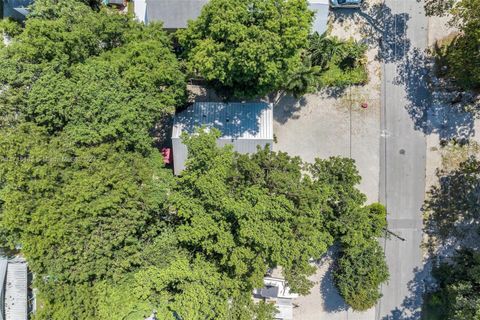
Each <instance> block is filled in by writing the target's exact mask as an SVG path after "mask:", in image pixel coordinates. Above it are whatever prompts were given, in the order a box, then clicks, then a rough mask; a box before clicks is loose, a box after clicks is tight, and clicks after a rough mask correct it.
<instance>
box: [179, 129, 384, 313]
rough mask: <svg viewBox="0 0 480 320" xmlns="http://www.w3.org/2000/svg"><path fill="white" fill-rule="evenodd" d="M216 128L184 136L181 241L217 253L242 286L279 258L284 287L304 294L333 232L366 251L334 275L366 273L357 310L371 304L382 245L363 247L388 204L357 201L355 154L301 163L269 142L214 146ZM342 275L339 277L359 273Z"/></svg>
mask: <svg viewBox="0 0 480 320" xmlns="http://www.w3.org/2000/svg"><path fill="white" fill-rule="evenodd" d="M216 137H217V133H216V132H213V133H210V134H205V133H203V134H200V135H199V136H193V137H185V139H186V140H185V142H186V144H187V146H188V149H189V160H188V162H187V168H186V170H185V171H184V173H183V174H182V176H181V177H180V179H179V181H178V183H177V186H176V187H175V189H176V192H174V193H173V195H172V197H171V199H172V201H173V202H172V205H173V208H174V209H175V212H176V213H177V214H176V218H175V219H176V223H177V224H178V229H177V230H178V239H179V242H180V244H182V245H183V246H184V247H185V248H187V249H188V250H190V251H193V252H197V253H201V255H202V256H204V257H205V258H206V259H208V260H209V261H215V262H216V264H217V265H218V267H219V269H220V270H223V271H224V272H226V273H227V274H228V275H229V276H230V277H232V278H233V279H237V280H241V282H240V285H241V286H242V287H243V288H245V289H246V291H247V290H248V289H250V290H251V289H252V288H254V287H258V286H261V283H262V278H263V275H264V274H265V272H266V271H267V269H268V268H272V267H277V266H282V267H283V273H284V276H285V278H286V279H287V281H288V282H289V285H290V286H291V288H292V289H293V290H294V291H295V292H299V293H302V294H305V293H308V291H309V289H310V288H311V285H312V284H311V283H310V281H309V280H308V279H307V277H308V276H309V275H311V274H312V273H313V272H314V271H315V269H314V268H313V266H312V265H311V264H310V263H309V261H310V259H312V258H320V257H321V256H322V255H323V254H324V253H325V252H326V250H327V248H328V247H329V246H330V245H331V244H333V242H334V241H335V240H339V241H340V242H341V245H342V247H343V248H344V249H345V252H347V253H348V254H350V253H351V254H352V255H353V254H356V255H357V256H356V257H357V258H358V256H359V255H361V256H362V257H363V261H361V262H360V263H363V265H361V266H359V267H358V268H357V269H356V270H354V271H351V269H348V270H346V271H345V272H344V271H343V270H341V268H340V271H339V272H338V274H339V275H344V277H355V276H358V277H362V276H365V277H370V279H368V280H367V279H366V280H365V281H363V282H360V283H359V284H358V283H357V286H358V287H357V288H360V287H361V289H359V290H367V291H369V292H373V293H370V294H369V295H370V299H369V300H367V301H364V302H363V305H362V306H361V307H358V309H363V308H364V307H371V306H372V305H374V304H375V302H376V300H377V298H378V297H379V294H378V286H379V285H380V283H382V282H384V281H385V280H386V279H387V277H388V271H387V269H386V265H385V261H384V256H383V253H382V250H381V248H380V247H379V246H378V245H377V246H376V247H373V251H372V250H370V251H368V250H367V249H370V248H372V243H373V244H376V241H377V240H376V238H377V237H379V236H380V235H381V233H382V230H383V228H384V227H385V225H386V220H385V219H386V213H385V210H384V208H383V207H382V206H381V205H374V206H369V207H364V206H363V204H364V202H365V196H364V195H363V194H362V193H360V192H359V191H358V189H356V187H355V186H356V184H357V183H358V182H359V181H360V177H359V175H358V172H357V171H356V169H355V166H354V164H353V161H352V160H350V159H342V158H331V159H329V160H320V159H318V160H316V162H315V163H314V164H305V163H303V162H302V161H301V160H300V159H299V158H297V157H290V156H288V155H287V154H285V153H281V152H280V153H275V152H272V151H271V150H269V149H268V148H266V149H263V150H258V152H257V153H255V154H253V155H239V154H235V153H233V151H232V148H231V147H225V148H218V147H217V146H216V144H215V142H216ZM305 171H306V172H308V173H309V174H305ZM357 247H359V249H357ZM364 249H365V250H367V251H368V252H367V253H362V251H363V250H364ZM369 268H371V269H369ZM356 271H358V272H359V273H358V274H357V273H356ZM345 273H346V274H345ZM344 279H345V280H344V281H342V280H340V281H339V283H340V284H341V285H342V286H347V285H353V283H354V282H356V281H354V282H352V281H351V280H353V279H351V278H349V279H346V278H344ZM341 292H342V294H343V293H344V292H343V291H341ZM360 294H361V293H358V294H357V295H360ZM344 297H345V298H346V299H347V302H348V303H351V302H354V299H353V298H352V299H351V298H350V295H348V294H345V295H344ZM352 306H353V307H354V308H356V309H357V305H352Z"/></svg>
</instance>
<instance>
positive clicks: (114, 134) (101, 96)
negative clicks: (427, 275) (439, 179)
mask: <svg viewBox="0 0 480 320" xmlns="http://www.w3.org/2000/svg"><path fill="white" fill-rule="evenodd" d="M89 3H90V2H89ZM92 3H93V4H94V3H96V2H94V1H92V2H91V3H90V4H92ZM94 6H95V5H94ZM220 13H221V14H220ZM311 18H312V16H311V13H310V12H309V11H308V10H307V7H306V1H303V0H302V1H300V0H283V1H270V0H269V1H267V0H265V1H241V2H237V3H235V6H233V5H232V2H227V1H224V0H214V1H212V2H211V4H210V5H208V6H207V7H206V10H204V12H203V13H202V16H201V17H200V19H199V20H198V21H197V22H194V23H193V24H192V25H191V26H190V27H189V29H188V30H186V31H185V33H183V34H181V35H180V40H181V41H185V42H183V43H184V45H185V48H186V55H187V57H188V58H189V61H188V64H189V67H190V68H192V67H193V66H194V65H195V64H196V63H198V65H197V67H201V68H204V69H202V72H207V74H202V75H204V76H206V77H207V79H209V80H211V81H212V82H217V84H219V86H220V87H222V88H230V89H231V88H233V87H234V88H235V89H238V90H236V91H235V92H234V94H235V95H238V96H240V95H245V96H253V95H258V94H264V93H267V92H269V91H270V90H273V89H275V88H278V86H280V84H281V83H283V82H282V81H284V80H285V76H286V75H287V74H289V73H290V72H291V71H292V70H294V69H296V68H297V67H298V65H299V63H302V61H301V53H300V49H301V48H302V47H303V46H304V45H305V41H306V39H307V35H308V33H309V24H310V21H311ZM209 19H214V20H215V21H216V24H209V23H207V22H208V21H209ZM1 27H2V28H3V30H4V31H5V32H7V33H9V34H10V36H11V37H12V42H11V44H10V45H8V46H4V47H1V48H0V58H1V59H0V85H1V86H2V90H0V107H1V109H0V112H1V113H0V160H1V161H0V240H1V244H2V245H3V246H8V247H10V248H14V247H16V248H19V247H21V253H22V254H23V255H24V256H25V257H26V259H27V260H28V263H29V266H30V268H31V270H32V271H33V272H34V273H35V275H36V277H35V284H34V285H35V287H37V288H38V289H39V293H38V306H39V308H38V311H37V314H36V316H35V317H36V319H45V320H47V319H48V320H65V319H78V320H91V319H98V320H107V319H108V320H111V319H127V320H143V319H144V318H145V317H146V316H149V315H150V314H151V313H152V312H153V310H157V311H158V314H159V315H161V316H162V319H172V320H174V319H175V320H177V319H179V318H180V319H185V320H187V319H188V320H190V319H192V320H196V319H199V320H200V319H202V320H205V319H212V320H213V319H215V320H217V319H225V320H251V319H257V320H272V319H273V315H274V313H275V310H274V308H273V306H271V305H269V304H265V303H260V304H254V303H253V301H252V299H251V292H252V289H253V288H255V287H260V286H262V279H263V276H264V275H265V273H266V271H267V269H269V268H274V267H282V269H283V272H284V275H285V277H286V280H287V281H288V283H289V284H290V286H291V288H292V289H293V290H294V291H296V292H299V293H307V292H308V291H309V289H310V288H311V286H312V283H311V282H310V281H309V280H308V278H307V277H308V276H309V275H311V274H312V273H313V272H314V271H315V268H314V266H313V265H312V264H311V259H315V258H319V257H321V256H322V255H323V254H324V253H325V252H326V250H327V248H328V247H329V246H331V245H332V244H333V243H335V242H337V243H339V244H340V246H341V248H342V252H343V254H342V258H341V259H343V260H342V261H344V262H339V268H338V278H339V280H338V281H337V283H338V285H339V288H340V289H341V293H342V294H343V295H344V297H345V298H346V299H347V302H348V303H351V304H352V306H353V307H354V308H358V309H360V308H363V307H364V306H366V307H368V306H369V305H371V304H372V303H373V302H374V300H375V299H376V298H378V295H375V294H376V293H377V291H376V289H377V288H378V284H379V283H380V282H381V281H383V280H384V278H385V277H382V276H383V275H384V273H382V272H383V271H384V270H383V269H382V266H383V265H382V262H384V257H383V254H382V252H381V250H377V249H378V248H373V249H372V247H371V246H369V245H370V244H371V242H372V241H374V239H375V238H376V237H378V236H379V235H380V231H381V230H382V228H383V227H384V226H385V213H384V211H382V207H378V206H373V207H372V206H365V200H366V199H365V196H364V195H363V194H361V193H360V191H358V189H357V188H356V185H357V184H358V183H359V182H360V176H359V175H358V172H357V170H356V168H355V165H354V162H353V161H352V160H349V159H341V158H332V159H328V160H316V162H315V163H313V164H306V163H303V162H302V161H301V160H300V159H299V158H297V157H290V156H288V155H287V154H285V153H281V152H280V153H276V152H272V151H271V150H270V149H268V148H267V149H264V150H258V152H257V153H255V154H252V155H240V154H237V153H234V152H233V151H232V148H231V147H224V148H219V147H217V146H216V138H217V134H218V132H216V131H212V132H210V133H207V132H203V131H202V130H201V131H200V132H199V134H198V135H194V136H192V137H185V143H186V144H187V146H188V148H189V158H188V162H187V168H186V170H185V171H184V172H183V174H182V175H181V176H179V177H174V176H173V175H172V173H171V170H169V169H167V168H165V166H164V164H163V159H162V158H161V156H160V154H159V152H158V150H156V149H155V148H153V147H152V145H153V138H152V136H151V131H152V128H153V127H154V126H155V125H157V124H158V121H159V120H160V119H161V118H162V117H164V116H167V115H170V114H172V113H173V112H174V110H175V108H176V107H179V106H181V105H182V104H183V103H184V100H185V91H186V90H185V87H186V81H185V76H184V75H183V73H182V68H181V63H179V62H178V61H177V58H176V57H175V56H174V54H173V53H172V49H171V43H170V40H169V38H168V37H167V35H166V34H165V33H164V31H163V30H162V29H161V26H160V25H156V24H149V25H148V26H145V25H143V24H140V23H137V22H135V21H134V20H133V19H132V18H131V17H129V16H126V15H119V14H116V13H114V12H111V11H108V10H105V9H102V8H99V10H96V11H95V10H92V9H91V8H90V7H88V6H86V5H85V4H83V3H82V2H81V1H75V0H64V1H50V0H37V1H36V2H35V6H34V7H33V11H32V14H31V16H30V17H29V18H28V19H27V20H26V23H25V26H23V27H21V28H20V27H19V25H16V24H12V23H11V22H6V23H4V24H3V26H1ZM212 41H213V42H212ZM212 43H214V45H213V47H211V44H212ZM212 48H214V49H215V48H216V49H215V50H214V51H210V50H211V49H212ZM217 49H218V51H217ZM205 50H206V51H205ZM210 53H211V55H210ZM226 55H227V56H228V55H232V56H233V57H235V59H232V60H228V59H227V60H225V61H223V60H222V59H223V58H224V57H225V56H226ZM245 56H246V57H248V59H246V60H244V61H240V60H241V59H238V58H239V57H245ZM210 57H213V58H212V59H214V60H208V59H210ZM207 58H208V59H207ZM204 59H207V60H204ZM215 59H220V60H215ZM219 61H223V62H225V63H224V64H222V65H217V63H218V62H219ZM209 63H214V65H209ZM209 68H210V69H211V70H210V69H209ZM221 70H224V71H225V74H224V77H223V78H221V81H220V80H218V79H220V76H219V75H218V74H216V72H220V71H221ZM210 72H213V73H212V74H213V75H212V74H210ZM208 74H209V75H210V76H211V78H208V76H209V75H208ZM356 244H359V245H361V246H363V247H362V248H368V249H369V250H368V251H366V252H368V254H362V253H361V252H359V251H358V250H356V249H355V245H356ZM370 249H371V250H370ZM359 256H361V259H360V258H359V260H361V261H362V262H361V263H360V264H355V266H354V267H353V270H358V274H357V273H356V271H354V272H353V273H351V272H350V270H352V268H348V270H347V268H343V269H342V266H347V264H348V263H350V262H352V257H353V258H356V257H359ZM353 260H355V261H356V259H353ZM355 261H353V262H355ZM364 264H369V265H371V266H375V267H376V268H377V267H378V270H373V271H372V272H371V273H365V272H364V271H365V270H364ZM352 279H354V280H352ZM351 281H358V283H360V284H365V286H366V288H363V286H362V287H361V288H359V286H356V287H355V288H354V289H353V291H352V290H351V289H350V287H348V286H349V285H351V283H350V282H351ZM342 288H345V290H343V289H342ZM361 290H366V292H367V295H368V296H369V297H371V299H370V300H368V301H367V302H364V303H363V304H362V305H361V306H358V305H357V304H355V301H356V299H357V298H358V297H359V296H360V297H361V296H362V295H361V293H358V292H357V291H361ZM352 292H353V293H352Z"/></svg>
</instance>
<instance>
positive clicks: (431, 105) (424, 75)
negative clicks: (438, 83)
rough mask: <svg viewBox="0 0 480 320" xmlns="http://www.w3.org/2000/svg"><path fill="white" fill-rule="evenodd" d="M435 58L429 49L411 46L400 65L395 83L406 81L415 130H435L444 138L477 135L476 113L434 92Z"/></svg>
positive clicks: (408, 108)
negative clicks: (432, 80) (423, 49)
mask: <svg viewBox="0 0 480 320" xmlns="http://www.w3.org/2000/svg"><path fill="white" fill-rule="evenodd" d="M431 75H432V59H431V57H430V56H429V55H428V53H427V52H425V51H422V50H420V49H418V48H414V49H412V50H411V51H410V52H409V53H408V54H407V55H406V56H405V59H403V61H402V62H401V63H400V65H399V66H398V67H397V76H396V77H395V79H394V83H395V84H397V85H400V84H403V85H404V87H405V91H406V98H407V101H408V103H407V105H406V106H405V108H406V109H407V111H408V113H409V115H410V117H411V118H412V120H413V122H414V126H415V129H416V130H420V131H422V132H423V133H425V134H432V133H436V134H438V135H439V137H440V139H442V140H451V139H468V138H469V137H471V136H472V135H474V133H475V131H474V122H475V115H474V114H473V113H471V112H468V111H466V110H465V109H464V108H463V107H462V104H461V103H454V102H455V100H454V99H453V98H454V97H452V98H450V99H446V100H447V101H445V98H448V97H442V96H440V95H439V94H436V95H433V94H432V87H431Z"/></svg>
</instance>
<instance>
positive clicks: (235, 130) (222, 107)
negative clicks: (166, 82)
mask: <svg viewBox="0 0 480 320" xmlns="http://www.w3.org/2000/svg"><path fill="white" fill-rule="evenodd" d="M201 126H206V127H208V128H212V127H213V128H217V129H219V130H220V132H221V133H222V136H221V139H256V140H272V139H273V111H272V106H271V105H269V104H266V103H263V102H255V103H240V102H233V103H232V102H229V103H221V102H197V103H194V104H193V105H192V106H191V107H189V108H187V109H186V110H184V111H182V112H181V113H179V114H177V115H176V116H175V121H174V125H173V132H172V139H176V138H180V136H181V134H182V133H183V132H187V133H189V134H191V133H193V132H194V130H195V128H197V127H201Z"/></svg>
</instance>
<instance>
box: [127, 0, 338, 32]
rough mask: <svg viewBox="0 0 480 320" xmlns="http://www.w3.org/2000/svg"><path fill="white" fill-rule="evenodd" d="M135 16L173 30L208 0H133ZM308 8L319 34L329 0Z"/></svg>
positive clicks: (324, 24)
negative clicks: (313, 14) (313, 16)
mask: <svg viewBox="0 0 480 320" xmlns="http://www.w3.org/2000/svg"><path fill="white" fill-rule="evenodd" d="M133 1H134V12H135V16H136V18H137V19H138V20H139V21H141V22H144V23H149V22H155V21H161V22H163V27H164V28H165V29H167V30H171V31H174V30H176V29H183V28H186V27H187V24H188V20H195V19H196V18H198V16H199V15H200V13H201V12H202V8H203V6H204V5H206V4H207V3H208V1H209V0H133ZM308 3H309V8H310V10H312V11H313V12H315V19H314V21H313V26H312V31H313V32H318V33H319V34H322V33H324V32H325V31H326V30H327V22H328V12H329V0H309V1H308Z"/></svg>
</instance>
